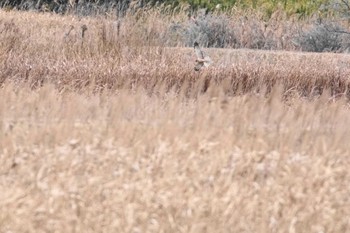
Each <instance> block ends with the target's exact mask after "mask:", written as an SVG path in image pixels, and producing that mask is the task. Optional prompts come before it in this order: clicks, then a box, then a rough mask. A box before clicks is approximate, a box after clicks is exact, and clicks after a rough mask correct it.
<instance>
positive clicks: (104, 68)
mask: <svg viewBox="0 0 350 233" xmlns="http://www.w3.org/2000/svg"><path fill="white" fill-rule="evenodd" d="M9 23H10V24H9ZM5 24H6V25H7V26H6V25H5ZM70 24H74V26H75V27H76V28H79V27H80V26H81V24H86V25H87V26H88V31H87V32H86V38H85V40H84V41H83V42H82V41H80V38H78V37H75V36H74V34H72V35H71V36H73V38H72V42H71V43H68V44H67V42H65V40H64V38H63V37H64V33H65V32H66V31H65V30H66V29H67V30H68V29H69V25H70ZM110 25H112V23H111V22H110V21H108V20H107V19H94V18H83V19H81V21H76V20H75V19H74V18H72V17H70V16H65V17H59V16H55V15H42V14H34V13H18V12H9V13H5V12H0V27H1V29H0V30H2V29H3V28H6V27H7V28H8V29H6V30H7V32H6V33H1V34H0V39H1V40H0V58H1V60H0V62H1V63H0V71H1V74H0V75H1V76H0V79H1V80H2V88H1V89H0V118H1V125H0V164H1V166H0V174H1V176H0V193H1V194H0V195H1V198H0V232H193V233H195V232H291V233H292V232H348V231H349V217H348V216H350V208H349V204H350V200H349V196H350V188H349V185H348V184H349V182H350V173H349V171H348V166H349V165H350V158H349V156H348V155H349V152H350V150H349V146H348V138H349V136H350V128H349V123H350V117H349V109H348V105H347V98H346V94H347V77H348V74H349V68H348V67H349V62H348V56H346V55H335V54H322V55H319V54H301V53H286V52H278V53H276V52H268V53H266V52H254V51H249V50H248V51H245V50H237V51H231V50H208V53H210V55H211V56H212V57H213V59H214V60H215V61H216V63H215V66H214V67H212V68H211V69H208V70H205V71H203V72H200V73H196V72H194V71H193V64H194V55H193V54H192V51H191V50H190V49H186V48H183V49H180V48H163V47H145V46H142V45H144V44H141V43H140V42H138V41H137V40H141V39H144V38H138V37H136V36H135V35H137V33H136V31H137V30H136V29H135V30H134V31H133V30H131V29H130V31H129V33H130V38H131V39H130V40H129V41H127V42H126V41H125V39H124V40H122V39H120V40H112V38H115V37H114V36H115V34H112V33H114V32H115V30H114V29H112V28H111V27H110ZM124 25H125V24H124ZM123 27H124V26H122V29H121V30H126V29H125V28H123ZM103 28H104V29H103ZM103 30H105V32H103ZM133 33H135V34H133ZM77 35H78V32H77ZM112 35H114V36H112ZM125 35H126V34H125ZM119 36H120V35H119ZM107 38H109V39H107ZM5 39H7V40H5ZM109 42H110V43H109ZM112 42H113V43H112ZM114 42H115V43H114ZM310 93H311V96H310ZM344 94H345V95H344ZM336 95H337V96H336ZM286 97H290V98H286ZM336 97H337V98H336Z"/></svg>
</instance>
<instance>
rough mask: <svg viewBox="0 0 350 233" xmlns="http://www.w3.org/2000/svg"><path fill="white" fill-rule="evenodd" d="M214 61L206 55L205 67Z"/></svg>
mask: <svg viewBox="0 0 350 233" xmlns="http://www.w3.org/2000/svg"><path fill="white" fill-rule="evenodd" d="M212 63H213V61H212V60H211V58H210V57H209V56H207V55H206V56H205V57H204V66H205V67H208V66H210V65H211V64H212Z"/></svg>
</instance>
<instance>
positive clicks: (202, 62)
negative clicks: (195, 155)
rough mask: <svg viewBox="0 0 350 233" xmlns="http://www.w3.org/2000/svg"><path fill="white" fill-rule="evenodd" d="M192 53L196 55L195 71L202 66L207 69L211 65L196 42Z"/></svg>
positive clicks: (208, 58)
mask: <svg viewBox="0 0 350 233" xmlns="http://www.w3.org/2000/svg"><path fill="white" fill-rule="evenodd" d="M194 51H195V53H196V55H197V59H196V65H195V67H194V70H195V71H199V70H200V69H201V68H202V67H203V66H204V67H209V66H210V65H211V64H212V63H213V62H212V60H211V59H210V57H209V56H208V55H206V54H205V53H204V52H203V51H202V50H201V48H200V47H199V44H198V42H197V41H195V42H194Z"/></svg>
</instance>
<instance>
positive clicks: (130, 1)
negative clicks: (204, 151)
mask: <svg viewBox="0 0 350 233" xmlns="http://www.w3.org/2000/svg"><path fill="white" fill-rule="evenodd" d="M159 5H166V6H169V7H170V9H179V8H181V7H184V6H185V7H188V8H189V9H191V10H197V9H199V8H205V9H207V10H208V11H214V10H223V11H227V10H230V9H232V8H241V9H257V10H259V11H262V12H263V13H264V14H265V15H267V16H270V15H271V14H272V13H273V12H275V11H276V10H281V9H282V10H284V11H285V12H286V13H288V14H289V15H292V14H299V15H301V16H304V15H311V14H313V13H318V12H319V11H329V10H330V9H331V10H333V9H336V10H340V9H338V8H339V6H340V8H342V9H343V10H344V9H345V10H349V9H350V7H349V2H348V0H313V1H309V0H0V7H2V8H7V9H12V8H16V9H21V10H33V9H34V10H43V11H54V12H57V13H65V12H67V11H71V10H75V11H76V12H80V13H86V14H89V13H90V14H91V13H92V12H100V11H106V10H111V9H113V10H117V11H118V12H119V13H125V12H126V11H127V10H128V9H129V8H130V7H132V8H135V7H136V8H144V7H154V6H159Z"/></svg>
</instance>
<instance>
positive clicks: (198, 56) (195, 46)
mask: <svg viewBox="0 0 350 233" xmlns="http://www.w3.org/2000/svg"><path fill="white" fill-rule="evenodd" d="M194 51H195V52H196V55H197V58H198V59H204V56H205V54H204V52H203V51H202V50H201V49H200V48H199V45H198V43H197V42H195V43H194Z"/></svg>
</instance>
